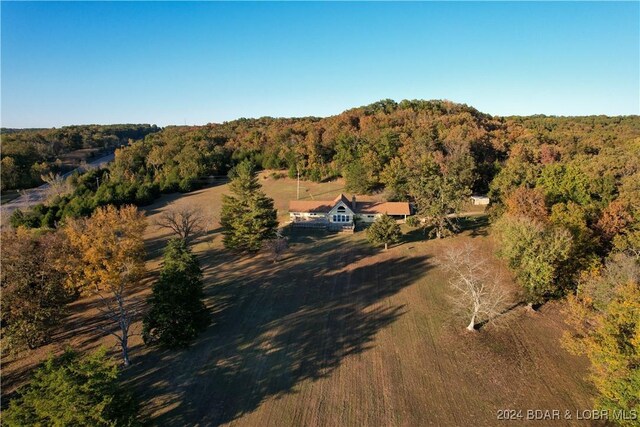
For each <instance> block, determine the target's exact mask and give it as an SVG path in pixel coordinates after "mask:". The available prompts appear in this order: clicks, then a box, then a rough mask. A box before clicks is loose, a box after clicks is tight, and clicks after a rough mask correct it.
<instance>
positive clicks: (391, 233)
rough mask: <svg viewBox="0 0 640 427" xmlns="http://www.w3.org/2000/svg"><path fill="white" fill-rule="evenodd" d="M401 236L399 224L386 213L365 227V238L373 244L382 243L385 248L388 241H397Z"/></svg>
mask: <svg viewBox="0 0 640 427" xmlns="http://www.w3.org/2000/svg"><path fill="white" fill-rule="evenodd" d="M401 237H402V232H401V231H400V226H399V225H398V223H397V222H396V220H395V219H393V218H391V217H390V216H389V215H387V214H386V213H385V214H383V215H382V216H380V217H379V218H377V219H376V220H375V221H374V222H373V224H371V226H370V227H369V228H368V229H367V239H369V241H370V242H371V243H373V244H374V245H384V249H385V250H387V248H388V245H389V243H397V242H399V241H400V238H401Z"/></svg>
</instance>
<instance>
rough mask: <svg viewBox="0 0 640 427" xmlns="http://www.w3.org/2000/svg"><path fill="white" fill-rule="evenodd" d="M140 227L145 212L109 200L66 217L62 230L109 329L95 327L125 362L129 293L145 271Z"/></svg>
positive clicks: (131, 313) (130, 313)
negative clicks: (68, 219)
mask: <svg viewBox="0 0 640 427" xmlns="http://www.w3.org/2000/svg"><path fill="white" fill-rule="evenodd" d="M145 228H146V219H145V217H144V214H142V213H141V212H139V211H138V210H137V209H136V207H135V206H124V207H122V208H116V207H114V206H112V205H109V206H106V207H104V208H99V209H97V210H96V211H95V212H94V213H93V215H92V216H91V217H90V218H88V219H81V220H76V221H71V222H69V224H68V225H67V227H66V229H65V230H66V232H67V235H68V236H69V240H70V241H71V244H72V246H73V247H75V248H76V249H77V252H78V254H79V257H80V258H81V262H82V267H83V272H84V277H85V282H84V289H85V291H86V292H88V293H91V294H94V295H97V296H98V297H99V303H98V306H97V308H98V309H99V310H100V312H101V313H102V315H103V316H104V317H105V318H107V319H109V321H110V325H109V327H108V328H103V327H101V326H100V327H98V328H99V329H100V330H102V331H103V332H105V333H109V334H111V335H112V336H114V337H115V338H116V339H117V341H118V344H119V346H120V348H121V350H122V359H123V362H124V365H125V366H129V364H130V361H129V336H130V327H131V323H132V322H133V318H134V316H135V310H134V309H133V308H132V306H133V304H132V302H133V301H131V294H132V293H133V292H132V291H133V288H134V287H135V286H136V285H138V284H139V283H140V281H141V280H142V278H143V277H144V273H145V266H144V258H145V250H144V240H143V238H142V235H143V233H144V230H145ZM114 327H115V330H114Z"/></svg>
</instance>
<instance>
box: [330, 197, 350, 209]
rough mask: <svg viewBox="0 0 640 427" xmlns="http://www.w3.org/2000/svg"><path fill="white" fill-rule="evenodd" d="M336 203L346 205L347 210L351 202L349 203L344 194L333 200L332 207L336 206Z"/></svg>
mask: <svg viewBox="0 0 640 427" xmlns="http://www.w3.org/2000/svg"><path fill="white" fill-rule="evenodd" d="M338 202H342V203H344V204H345V205H347V207H348V208H349V209H352V208H351V202H350V201H349V199H347V196H345V195H344V194H342V193H340V195H339V196H338V197H336V198H335V199H333V206H335V205H337V204H338Z"/></svg>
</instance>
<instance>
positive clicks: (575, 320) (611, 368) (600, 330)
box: [564, 254, 640, 426]
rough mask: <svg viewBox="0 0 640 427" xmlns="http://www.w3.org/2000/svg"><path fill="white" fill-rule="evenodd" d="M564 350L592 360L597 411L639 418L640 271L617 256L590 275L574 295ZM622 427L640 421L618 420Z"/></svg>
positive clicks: (634, 262) (624, 257)
mask: <svg viewBox="0 0 640 427" xmlns="http://www.w3.org/2000/svg"><path fill="white" fill-rule="evenodd" d="M567 314H568V316H567V322H568V323H569V324H570V325H571V326H572V327H573V331H572V333H567V334H565V337H564V338H565V345H566V346H567V347H568V348H569V350H571V351H572V352H574V353H576V354H581V355H582V354H586V355H587V357H588V358H589V360H590V361H591V367H590V371H591V374H590V378H591V380H592V381H593V383H594V385H595V386H596V389H597V390H598V392H599V397H598V398H597V400H596V405H597V406H598V408H602V409H607V410H609V411H610V413H613V411H626V413H627V414H629V413H631V411H635V412H636V413H640V368H639V367H640V266H639V265H638V261H637V260H636V259H634V258H633V257H630V256H628V255H625V254H618V255H615V256H614V257H612V258H611V259H610V260H609V261H608V262H607V264H606V265H605V266H604V267H603V268H597V269H593V270H591V271H589V272H585V273H584V274H583V277H582V279H581V281H580V284H579V287H578V291H577V293H576V295H572V296H569V298H568V304H567ZM615 422H617V423H618V424H620V425H626V426H632V425H637V421H636V420H629V419H627V420H625V419H622V418H621V417H617V418H616V419H615Z"/></svg>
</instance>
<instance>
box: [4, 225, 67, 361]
mask: <svg viewBox="0 0 640 427" xmlns="http://www.w3.org/2000/svg"><path fill="white" fill-rule="evenodd" d="M66 244H67V242H66V239H64V236H62V235H61V234H58V233H45V234H43V235H41V236H35V235H32V233H29V232H28V231H26V230H24V229H19V230H17V231H5V232H4V233H3V234H2V251H1V252H0V253H1V258H2V279H1V281H0V284H1V286H2V303H3V304H2V305H3V306H2V322H3V323H5V324H6V328H5V329H4V331H3V332H4V334H5V337H6V338H7V342H8V343H9V345H10V346H11V347H12V348H16V349H17V348H21V347H28V348H31V349H33V348H35V347H38V346H40V345H42V344H45V343H46V342H48V341H49V340H50V338H51V334H52V331H53V329H54V328H55V327H56V326H57V325H59V323H60V321H61V320H62V317H63V316H64V313H65V304H66V303H67V302H69V300H70V298H71V296H72V291H71V290H70V289H68V288H67V287H66V282H67V278H68V274H67V272H66V268H65V265H66V260H64V258H65V257H64V254H65V253H66V249H65V246H66Z"/></svg>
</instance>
